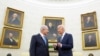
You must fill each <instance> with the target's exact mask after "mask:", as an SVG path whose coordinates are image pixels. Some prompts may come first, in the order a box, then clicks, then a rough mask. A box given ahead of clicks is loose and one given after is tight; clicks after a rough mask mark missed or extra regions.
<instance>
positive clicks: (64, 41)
mask: <svg viewBox="0 0 100 56" xmlns="http://www.w3.org/2000/svg"><path fill="white" fill-rule="evenodd" d="M57 31H58V33H59V34H60V36H61V37H59V38H58V43H57V44H54V49H55V50H58V53H59V54H58V55H59V56H73V54H72V48H73V38H72V35H71V34H69V33H65V29H64V26H63V25H58V27H57Z"/></svg>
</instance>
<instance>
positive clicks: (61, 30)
mask: <svg viewBox="0 0 100 56" xmlns="http://www.w3.org/2000/svg"><path fill="white" fill-rule="evenodd" d="M57 31H58V33H59V34H60V35H62V34H63V32H64V29H63V28H62V27H59V28H57Z"/></svg>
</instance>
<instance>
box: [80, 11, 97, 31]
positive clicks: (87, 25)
mask: <svg viewBox="0 0 100 56" xmlns="http://www.w3.org/2000/svg"><path fill="white" fill-rule="evenodd" d="M81 24H82V30H89V29H97V18H96V12H91V13H86V14H82V15H81Z"/></svg>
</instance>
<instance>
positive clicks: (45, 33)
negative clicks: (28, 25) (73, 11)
mask: <svg viewBox="0 0 100 56" xmlns="http://www.w3.org/2000/svg"><path fill="white" fill-rule="evenodd" d="M43 32H44V35H47V34H48V32H49V30H48V27H46V28H45V29H44V30H43Z"/></svg>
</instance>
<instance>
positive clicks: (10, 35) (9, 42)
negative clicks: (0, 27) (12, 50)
mask: <svg viewBox="0 0 100 56" xmlns="http://www.w3.org/2000/svg"><path fill="white" fill-rule="evenodd" d="M13 38H14V36H13V33H11V32H10V33H8V37H5V38H4V42H3V44H4V45H12V46H16V45H17V42H16V41H15V40H14V39H13Z"/></svg>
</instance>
